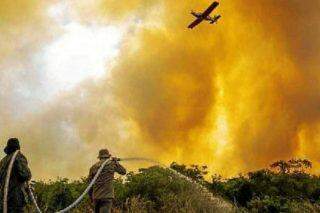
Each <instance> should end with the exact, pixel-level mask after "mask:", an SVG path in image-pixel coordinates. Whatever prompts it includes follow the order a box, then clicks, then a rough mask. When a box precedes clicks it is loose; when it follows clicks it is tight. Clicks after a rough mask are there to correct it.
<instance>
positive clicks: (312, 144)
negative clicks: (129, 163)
mask: <svg viewBox="0 0 320 213" xmlns="http://www.w3.org/2000/svg"><path fill="white" fill-rule="evenodd" d="M8 2H9V1H8ZM208 4H209V2H208V1H204V0H203V1H192V0H187V1H179V2H177V1H172V0H163V1H156V0H154V1H142V0H137V1H128V2H127V3H123V2H119V1H113V0H103V1H97V2H96V4H95V5H96V8H95V10H92V11H91V12H92V13H94V15H92V14H91V16H90V18H92V17H96V18H97V19H99V20H101V19H104V21H105V22H107V23H110V24H115V25H119V26H121V25H125V24H128V23H129V24H130V28H131V29H132V30H129V31H128V32H127V33H126V34H125V35H124V42H123V45H122V47H121V53H120V56H119V58H118V60H117V61H116V62H115V66H114V68H113V69H112V76H111V78H108V79H107V80H101V81H99V82H90V81H87V82H83V83H82V84H81V85H79V87H78V88H76V89H75V90H74V91H71V92H68V93H67V94H63V95H62V96H61V98H60V99H58V100H56V101H54V102H50V103H49V104H48V105H47V106H46V108H45V109H43V110H42V112H41V113H36V114H35V113H31V114H29V115H28V116H26V117H25V118H24V119H22V120H20V121H19V122H18V123H17V122H13V121H11V120H10V119H8V120H9V123H10V125H3V126H4V128H5V129H6V130H5V132H6V133H3V134H2V135H3V137H5V136H8V135H10V134H12V132H14V133H16V134H17V135H18V136H20V137H21V138H22V140H23V141H25V145H24V146H25V150H26V153H29V154H27V156H29V157H30V160H31V163H32V166H33V168H34V169H35V170H36V171H37V173H38V176H40V177H46V178H48V177H52V176H56V175H63V176H72V177H76V176H77V175H85V174H86V169H84V168H87V167H89V166H90V164H91V163H93V162H94V157H95V154H96V152H97V150H98V149H99V148H102V147H108V148H110V149H111V151H112V152H113V153H115V154H117V155H119V156H124V157H127V156H143V157H150V158H154V159H156V160H160V161H161V162H164V163H169V162H172V161H177V162H180V163H194V164H207V165H209V168H210V171H211V172H213V173H214V172H217V173H220V174H223V175H226V176H228V175H235V174H237V173H239V172H245V171H249V170H252V169H257V168H261V167H265V166H268V165H269V164H270V163H271V162H273V161H275V160H278V159H288V158H291V157H306V158H309V159H310V160H312V161H314V162H316V161H318V160H319V155H318V154H317V153H318V151H319V149H320V142H319V140H318V139H317V138H318V137H317V136H318V134H319V129H320V128H319V122H318V121H319V115H320V111H319V103H320V97H319V95H318V94H319V92H318V91H319V88H318V87H319V86H318V85H319V74H318V70H317V69H318V67H319V52H318V51H317V50H318V49H319V47H320V36H319V35H320V31H319V29H320V26H319V25H320V21H319V19H317V13H318V11H319V9H320V4H319V3H318V2H317V1H309V2H308V3H305V2H304V3H303V2H300V1H296V0H292V1H289V0H287V1H276V0H268V1H267V0H261V1H254V0H246V1H240V0H239V1H222V2H221V4H220V6H219V8H218V9H217V10H216V11H215V12H214V13H219V14H221V15H222V18H221V21H220V22H219V23H218V24H217V25H209V24H208V23H202V24H200V25H199V26H198V27H196V28H195V29H194V30H189V29H187V25H188V24H189V23H190V22H191V21H193V17H192V16H191V15H189V11H190V10H197V11H201V10H203V9H204V8H206V7H207V6H208ZM35 5H38V4H35ZM82 9H83V8H82ZM93 11H94V12H93ZM16 13H18V11H17V12H16ZM84 13H85V14H88V11H86V12H84ZM83 19H84V20H85V17H83ZM26 24H27V23H24V25H26ZM29 24H30V23H29ZM9 47H10V46H9ZM6 49H8V48H6ZM0 51H1V52H2V51H4V50H3V49H2V48H1V50H0ZM5 52H7V50H5ZM79 94H85V95H82V96H81V98H79ZM3 100H4V99H3ZM0 106H2V105H1V104H0ZM10 128H13V129H15V130H14V131H12V130H11V129H10ZM16 129H18V130H16ZM66 129H67V132H66ZM70 135H71V136H72V137H70ZM75 141H76V143H75ZM48 165H50V169H49V171H48ZM318 166H319V165H316V167H315V169H314V172H317V168H318Z"/></svg>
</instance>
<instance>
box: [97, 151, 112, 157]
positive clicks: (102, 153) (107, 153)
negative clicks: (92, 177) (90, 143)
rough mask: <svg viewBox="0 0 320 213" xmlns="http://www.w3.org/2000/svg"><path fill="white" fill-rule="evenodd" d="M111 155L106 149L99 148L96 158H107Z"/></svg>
mask: <svg viewBox="0 0 320 213" xmlns="http://www.w3.org/2000/svg"><path fill="white" fill-rule="evenodd" d="M110 156H111V155H110V153H109V151H108V150H107V149H101V150H100V151H99V156H98V158H109V157H110Z"/></svg>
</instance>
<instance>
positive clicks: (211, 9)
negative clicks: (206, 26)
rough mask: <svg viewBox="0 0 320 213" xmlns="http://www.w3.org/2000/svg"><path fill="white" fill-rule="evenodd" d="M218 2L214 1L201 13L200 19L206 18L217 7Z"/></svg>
mask: <svg viewBox="0 0 320 213" xmlns="http://www.w3.org/2000/svg"><path fill="white" fill-rule="evenodd" d="M218 5H219V2H217V1H215V2H213V3H212V4H211V5H210V6H209V7H208V9H206V10H205V11H204V12H203V13H202V17H207V16H208V15H210V13H211V12H212V11H213V10H214V9H215V8H216V7H218Z"/></svg>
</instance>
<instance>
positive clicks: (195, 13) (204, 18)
mask: <svg viewBox="0 0 320 213" xmlns="http://www.w3.org/2000/svg"><path fill="white" fill-rule="evenodd" d="M191 14H192V15H193V16H194V17H196V18H200V19H203V20H206V21H210V22H211V23H214V22H216V21H217V20H218V19H219V18H220V15H217V16H214V17H211V16H205V17H204V16H203V14H202V13H197V12H194V11H191Z"/></svg>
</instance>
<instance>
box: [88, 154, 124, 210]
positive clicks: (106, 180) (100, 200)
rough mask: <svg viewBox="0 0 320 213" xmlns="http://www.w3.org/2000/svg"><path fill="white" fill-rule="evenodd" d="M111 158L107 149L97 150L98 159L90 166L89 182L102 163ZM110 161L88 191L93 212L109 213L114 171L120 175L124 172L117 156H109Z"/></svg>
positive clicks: (112, 194)
mask: <svg viewBox="0 0 320 213" xmlns="http://www.w3.org/2000/svg"><path fill="white" fill-rule="evenodd" d="M110 158H111V155H110V153H109V151H108V150H107V149H102V150H100V151H99V156H98V159H99V161H98V162H97V163H96V164H94V165H93V166H92V167H91V168H90V172H89V177H88V181H89V182H91V181H92V179H93V178H94V176H95V175H96V173H97V172H98V169H99V168H100V166H101V165H102V163H103V162H104V161H106V160H108V159H110ZM110 160H111V163H110V164H107V165H106V166H105V167H104V168H103V170H102V172H101V173H100V175H99V177H98V178H97V180H96V182H95V184H94V185H93V187H92V189H91V190H90V191H89V196H90V199H91V201H92V202H93V205H94V211H95V213H110V212H111V207H112V202H113V199H114V189H113V180H114V173H119V174H121V175H125V174H126V169H125V168H124V167H123V166H121V165H120V164H119V162H118V159H117V158H111V159H110Z"/></svg>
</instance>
